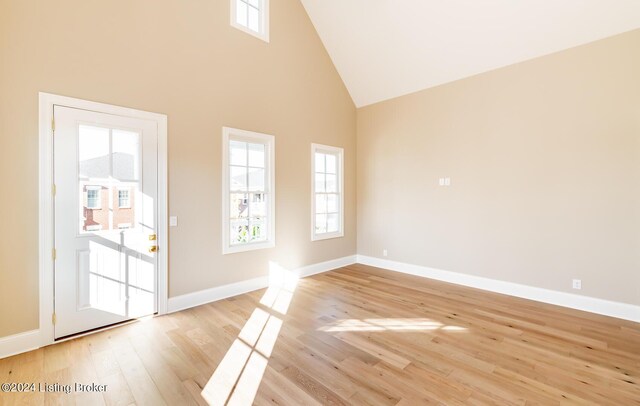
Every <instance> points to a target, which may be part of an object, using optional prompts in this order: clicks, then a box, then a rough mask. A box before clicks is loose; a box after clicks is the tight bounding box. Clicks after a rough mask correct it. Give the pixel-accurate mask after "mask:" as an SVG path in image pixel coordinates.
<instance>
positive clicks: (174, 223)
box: [169, 216, 178, 227]
mask: <svg viewBox="0 0 640 406" xmlns="http://www.w3.org/2000/svg"><path fill="white" fill-rule="evenodd" d="M169 227H178V217H177V216H171V217H169Z"/></svg>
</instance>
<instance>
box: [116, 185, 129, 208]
mask: <svg viewBox="0 0 640 406" xmlns="http://www.w3.org/2000/svg"><path fill="white" fill-rule="evenodd" d="M118 208H120V209H130V208H131V199H130V197H129V189H120V190H118Z"/></svg>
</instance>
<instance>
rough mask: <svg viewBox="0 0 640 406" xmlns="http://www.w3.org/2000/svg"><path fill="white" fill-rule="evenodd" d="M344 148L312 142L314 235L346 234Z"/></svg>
mask: <svg viewBox="0 0 640 406" xmlns="http://www.w3.org/2000/svg"><path fill="white" fill-rule="evenodd" d="M343 166H344V150H343V149H342V148H337V147H330V146H328V145H320V144H312V145H311V167H312V169H311V176H312V180H311V181H312V185H313V191H312V194H313V195H312V198H311V202H312V204H311V223H312V229H311V239H312V240H313V241H316V240H324V239H328V238H336V237H342V236H344V194H343V190H344V187H343V184H344V173H343V172H344V171H343Z"/></svg>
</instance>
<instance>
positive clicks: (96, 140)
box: [78, 125, 109, 179]
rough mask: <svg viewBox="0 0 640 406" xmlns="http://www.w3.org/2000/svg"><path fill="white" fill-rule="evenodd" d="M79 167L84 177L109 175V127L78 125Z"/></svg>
mask: <svg viewBox="0 0 640 406" xmlns="http://www.w3.org/2000/svg"><path fill="white" fill-rule="evenodd" d="M78 161H79V162H78V169H79V176H80V178H83V179H91V178H94V179H95V178H98V179H107V178H108V177H109V129H107V128H102V127H94V126H89V125H80V126H79V127H78Z"/></svg>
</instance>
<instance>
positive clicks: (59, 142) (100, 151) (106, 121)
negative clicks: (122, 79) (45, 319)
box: [53, 106, 158, 339]
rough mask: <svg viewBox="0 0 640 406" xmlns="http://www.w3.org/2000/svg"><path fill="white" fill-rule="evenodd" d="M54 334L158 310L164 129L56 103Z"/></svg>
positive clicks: (117, 321)
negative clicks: (160, 149)
mask: <svg viewBox="0 0 640 406" xmlns="http://www.w3.org/2000/svg"><path fill="white" fill-rule="evenodd" d="M54 119H55V132H54V141H53V142H54V183H55V185H56V195H55V247H56V261H55V272H54V286H55V289H54V294H55V298H54V303H55V313H56V324H55V338H56V339H57V338H61V337H65V336H68V335H72V334H76V333H80V332H84V331H87V330H91V329H95V328H99V327H103V326H107V325H110V324H114V323H119V322H122V321H126V320H130V319H133V318H137V317H141V316H146V315H150V314H153V313H155V312H156V311H157V290H158V289H157V286H158V284H157V280H158V277H157V274H158V273H157V259H156V255H155V251H156V250H157V244H156V243H157V234H156V225H157V216H156V212H157V189H158V165H157V163H158V129H157V124H156V123H155V122H153V121H150V120H144V119H137V118H130V117H122V116H117V115H111V114H104V113H97V112H93V111H88V110H80V109H74V108H69V107H61V106H54Z"/></svg>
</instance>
